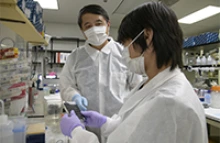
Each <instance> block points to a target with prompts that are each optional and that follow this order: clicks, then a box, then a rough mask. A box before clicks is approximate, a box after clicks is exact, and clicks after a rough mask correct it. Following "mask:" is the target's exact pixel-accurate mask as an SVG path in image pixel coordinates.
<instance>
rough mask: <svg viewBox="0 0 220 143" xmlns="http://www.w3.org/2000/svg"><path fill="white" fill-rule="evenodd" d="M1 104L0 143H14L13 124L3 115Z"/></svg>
mask: <svg viewBox="0 0 220 143" xmlns="http://www.w3.org/2000/svg"><path fill="white" fill-rule="evenodd" d="M0 102H1V103H2V115H0V143H14V138H13V136H14V135H13V131H12V130H13V122H11V121H10V120H8V116H7V115H5V114H4V102H3V101H2V100H0Z"/></svg>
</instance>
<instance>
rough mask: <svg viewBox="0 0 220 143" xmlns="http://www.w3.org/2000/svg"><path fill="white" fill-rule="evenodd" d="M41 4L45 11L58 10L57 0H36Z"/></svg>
mask: <svg viewBox="0 0 220 143" xmlns="http://www.w3.org/2000/svg"><path fill="white" fill-rule="evenodd" d="M34 1H37V2H39V4H40V5H41V7H42V8H43V9H55V10H57V9H58V3H57V0H34Z"/></svg>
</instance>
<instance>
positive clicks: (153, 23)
mask: <svg viewBox="0 0 220 143" xmlns="http://www.w3.org/2000/svg"><path fill="white" fill-rule="evenodd" d="M118 40H119V42H121V43H122V44H123V45H124V46H125V49H124V51H123V57H124V60H125V63H126V65H127V66H128V68H129V69H130V70H131V71H133V72H134V73H142V74H143V75H144V74H146V75H147V76H148V79H147V80H144V81H143V82H142V83H141V84H139V85H138V86H137V87H136V88H135V89H134V90H133V91H132V92H131V96H128V99H127V100H126V102H125V103H124V105H123V106H122V108H121V110H120V111H119V113H118V115H114V116H113V117H112V118H109V117H106V116H104V115H101V114H100V113H98V112H95V111H84V112H82V114H83V115H84V116H85V122H84V124H85V125H86V126H90V127H94V128H101V130H102V133H103V135H104V136H107V137H108V141H107V142H108V143H208V139H207V131H206V120H205V115H204V110H203V107H202V106H201V104H200V101H199V99H198V97H197V95H196V94H195V92H194V90H193V88H192V86H191V84H190V83H189V82H188V80H187V79H186V77H185V76H184V74H183V73H182V72H181V71H180V68H179V67H181V66H182V58H181V52H182V42H183V35H182V31H181V29H180V26H179V24H178V21H177V17H176V15H175V13H174V12H173V11H172V10H171V9H169V8H168V7H166V6H165V5H163V4H162V3H158V2H148V3H145V4H143V5H141V6H139V7H138V8H137V9H135V10H133V11H132V12H130V13H129V14H128V15H127V16H126V17H125V18H124V19H123V21H122V23H121V25H120V28H119V36H118ZM60 125H61V130H62V132H63V134H64V135H67V136H70V137H71V138H72V139H71V141H72V142H76V143H98V139H97V137H96V136H95V135H94V134H93V133H90V132H88V131H86V130H85V129H84V125H82V124H81V122H80V120H79V119H78V117H77V116H76V115H75V113H74V112H73V111H72V112H71V116H70V117H69V116H67V115H65V116H64V117H63V118H62V120H61V123H60Z"/></svg>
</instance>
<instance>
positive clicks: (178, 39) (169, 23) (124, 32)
mask: <svg viewBox="0 0 220 143" xmlns="http://www.w3.org/2000/svg"><path fill="white" fill-rule="evenodd" d="M143 29H152V30H153V39H152V44H153V47H154V52H155V54H156V59H157V61H156V62H157V68H158V69H160V68H161V67H162V66H163V65H168V64H169V63H170V62H171V68H170V70H173V69H175V68H176V67H177V66H179V67H182V44H183V33H182V30H181V28H180V26H179V23H178V20H177V17H176V15H175V13H174V12H173V11H172V10H171V9H170V8H168V7H167V6H166V5H164V4H163V3H161V2H147V3H145V4H143V5H141V6H139V7H137V8H136V9H134V10H133V11H131V12H130V13H129V14H128V15H126V16H125V17H124V19H123V20H122V22H121V25H120V27H119V30H118V41H119V42H120V43H123V42H125V41H126V40H129V39H134V38H135V36H136V35H138V34H139V33H140V32H141V31H142V30H143ZM146 38H147V37H144V33H143V34H141V35H140V37H139V38H138V39H137V40H136V41H134V44H137V45H140V47H141V48H142V51H145V49H146V48H147V46H148V45H147V44H146Z"/></svg>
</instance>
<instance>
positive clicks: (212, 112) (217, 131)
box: [205, 108, 220, 143]
mask: <svg viewBox="0 0 220 143" xmlns="http://www.w3.org/2000/svg"><path fill="white" fill-rule="evenodd" d="M205 115H206V122H207V128H208V136H209V141H210V143H220V109H213V108H207V109H205Z"/></svg>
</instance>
